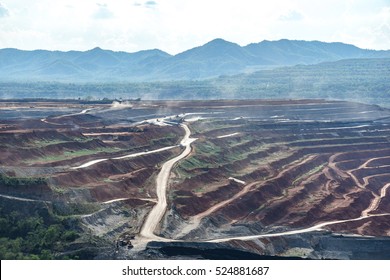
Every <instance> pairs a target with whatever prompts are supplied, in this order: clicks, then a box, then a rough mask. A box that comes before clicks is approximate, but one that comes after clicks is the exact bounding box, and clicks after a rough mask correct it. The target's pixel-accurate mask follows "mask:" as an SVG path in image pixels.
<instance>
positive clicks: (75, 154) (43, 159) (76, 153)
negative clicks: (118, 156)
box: [25, 148, 121, 164]
mask: <svg viewBox="0 0 390 280" xmlns="http://www.w3.org/2000/svg"><path fill="white" fill-rule="evenodd" d="M120 150H121V149H120V148H99V149H95V150H87V149H83V150H77V151H65V152H64V153H62V154H59V155H50V156H44V157H40V158H36V159H31V160H27V161H25V163H27V164H34V163H38V162H56V161H63V160H68V159H72V158H77V157H81V156H88V155H95V154H99V153H114V152H118V151H120Z"/></svg>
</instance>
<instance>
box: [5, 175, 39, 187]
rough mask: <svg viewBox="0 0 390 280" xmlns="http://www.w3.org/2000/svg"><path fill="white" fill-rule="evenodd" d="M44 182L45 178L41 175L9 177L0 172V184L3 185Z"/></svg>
mask: <svg viewBox="0 0 390 280" xmlns="http://www.w3.org/2000/svg"><path fill="white" fill-rule="evenodd" d="M45 183H46V178H43V177H10V176H7V175H4V174H0V184H1V185H3V186H8V187H13V186H15V187H16V186H36V185H42V184H45Z"/></svg>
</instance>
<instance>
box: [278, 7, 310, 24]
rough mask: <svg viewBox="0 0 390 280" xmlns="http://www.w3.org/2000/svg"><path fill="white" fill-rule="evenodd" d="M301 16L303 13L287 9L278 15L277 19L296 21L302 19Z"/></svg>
mask: <svg viewBox="0 0 390 280" xmlns="http://www.w3.org/2000/svg"><path fill="white" fill-rule="evenodd" d="M303 18H304V17H303V15H302V14H301V13H300V12H298V11H295V10H289V11H288V12H287V13H285V14H283V15H281V16H280V17H279V19H280V20H282V21H298V20H302V19H303Z"/></svg>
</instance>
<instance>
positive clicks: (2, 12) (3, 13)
mask: <svg viewBox="0 0 390 280" xmlns="http://www.w3.org/2000/svg"><path fill="white" fill-rule="evenodd" d="M8 16H9V11H8V9H7V8H6V7H4V6H3V5H2V4H1V3H0V18H2V17H8Z"/></svg>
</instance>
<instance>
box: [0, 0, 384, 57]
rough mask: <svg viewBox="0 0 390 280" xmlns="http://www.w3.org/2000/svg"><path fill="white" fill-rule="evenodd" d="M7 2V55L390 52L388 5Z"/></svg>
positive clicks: (205, 0)
mask: <svg viewBox="0 0 390 280" xmlns="http://www.w3.org/2000/svg"><path fill="white" fill-rule="evenodd" d="M0 1H1V3H2V4H3V5H1V4H0V16H1V15H2V14H1V10H3V13H4V10H6V11H7V12H6V13H7V15H9V14H11V15H12V16H8V17H7V19H6V20H2V21H1V28H0V48H5V47H17V48H22V49H35V48H41V49H60V50H69V49H79V50H86V49H91V48H93V47H96V46H100V47H102V48H105V49H114V50H123V51H129V52H133V51H137V50H140V49H149V48H159V49H162V50H164V51H167V52H169V53H172V54H175V53H178V52H181V51H184V50H186V49H189V48H192V47H194V46H198V45H202V44H204V43H206V42H208V41H210V40H212V39H214V38H223V39H225V40H229V41H232V42H236V43H238V44H240V45H246V44H249V43H252V42H260V41H262V40H265V39H267V40H277V39H281V38H287V39H302V40H321V41H328V42H330V41H343V42H346V43H352V44H356V45H358V46H359V47H363V48H373V49H376V48H381V49H383V48H387V49H388V48H389V46H390V39H389V28H390V27H389V26H390V8H389V2H388V0H371V1H365V0H347V1H339V0H326V1H312V0H296V1H287V0H273V1H258V0H213V1H210V0H196V1H194V0H169V1H168V0H166V1H162V0H155V1H153V0H112V1H107V0H82V1H80V0H56V1H52V0H35V1H34V5H31V1H28V0H0ZM100 1H101V2H100ZM97 3H99V4H97ZM5 7H6V8H5ZM9 11H12V13H10V12H9ZM3 16H4V15H3ZM97 19H99V20H97ZM29 34H32V35H29ZM36 38H39V39H36Z"/></svg>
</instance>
